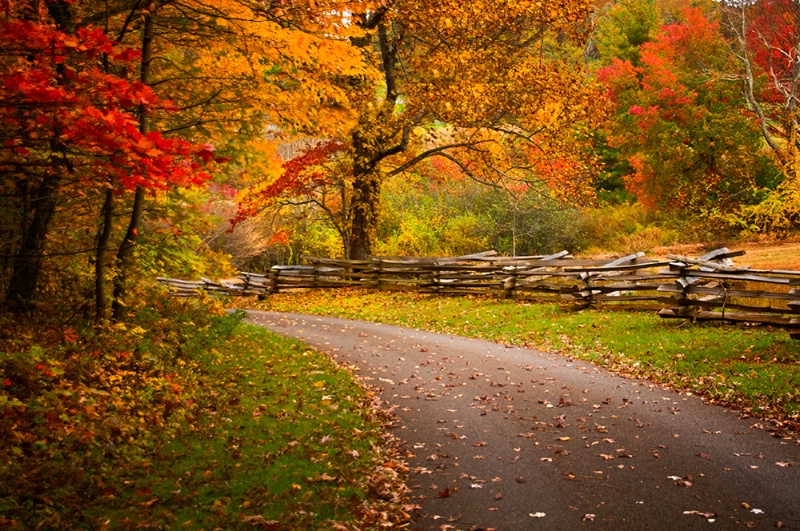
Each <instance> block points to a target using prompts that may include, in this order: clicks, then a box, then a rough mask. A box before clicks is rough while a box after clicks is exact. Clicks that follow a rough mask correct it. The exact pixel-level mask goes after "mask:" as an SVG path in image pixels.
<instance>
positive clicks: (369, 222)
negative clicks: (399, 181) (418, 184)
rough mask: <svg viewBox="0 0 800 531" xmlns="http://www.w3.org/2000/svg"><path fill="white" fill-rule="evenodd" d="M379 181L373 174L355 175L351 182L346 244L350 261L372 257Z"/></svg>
mask: <svg viewBox="0 0 800 531" xmlns="http://www.w3.org/2000/svg"><path fill="white" fill-rule="evenodd" d="M380 194H381V181H380V179H379V178H378V177H377V176H376V175H374V174H373V173H368V174H361V175H356V176H355V180H354V182H353V202H352V209H353V218H352V219H353V221H352V226H351V227H350V234H349V239H348V242H347V249H348V252H347V255H348V259H350V260H366V259H368V258H369V257H370V256H372V240H373V237H374V235H375V229H376V228H377V226H378V214H379V206H380Z"/></svg>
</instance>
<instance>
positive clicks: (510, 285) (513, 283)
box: [503, 266, 517, 299]
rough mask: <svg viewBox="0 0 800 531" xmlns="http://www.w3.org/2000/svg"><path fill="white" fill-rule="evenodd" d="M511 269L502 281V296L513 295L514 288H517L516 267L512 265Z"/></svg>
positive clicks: (507, 297)
mask: <svg viewBox="0 0 800 531" xmlns="http://www.w3.org/2000/svg"><path fill="white" fill-rule="evenodd" d="M512 267H513V269H512V270H511V271H509V276H508V277H507V278H506V279H505V280H504V281H503V298H504V299H509V298H512V297H513V296H514V290H515V289H516V288H517V267H516V266H512Z"/></svg>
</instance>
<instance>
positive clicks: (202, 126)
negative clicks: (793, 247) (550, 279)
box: [0, 0, 800, 319]
mask: <svg viewBox="0 0 800 531" xmlns="http://www.w3.org/2000/svg"><path fill="white" fill-rule="evenodd" d="M480 7H484V8H485V9H479V8H480ZM798 13H799V12H798V6H797V5H796V4H795V3H794V2H790V1H780V2H769V3H760V2H757V3H754V4H750V3H744V4H738V3H725V2H723V3H720V2H710V1H709V2H702V1H700V2H694V1H692V2H689V1H683V0H663V1H655V0H653V1H643V2H600V3H599V4H597V5H593V4H592V3H591V2H587V1H583V0H572V1H570V2H567V3H563V5H562V4H559V5H558V6H555V4H553V5H550V4H549V3H546V2H545V3H542V2H539V3H536V2H521V3H520V2H508V3H504V2H500V3H487V5H485V6H476V5H471V6H469V7H464V6H460V5H458V3H457V2H441V3H437V5H435V6H427V5H422V4H419V5H418V4H415V3H414V2H399V3H393V4H390V3H387V2H326V3H322V2H310V1H309V2H296V3H289V2H280V3H275V4H274V5H273V4H267V5H264V4H260V3H249V2H237V3H226V2H219V3H218V4H216V3H204V4H202V5H200V4H197V5H195V4H193V3H191V2H189V3H183V2H181V3H177V4H175V3H172V2H153V3H151V4H148V5H145V3H143V2H134V3H130V2H127V3H126V2H120V3H119V5H111V4H97V5H95V4H93V3H92V2H80V3H76V2H68V1H63V2H55V1H45V2H36V3H11V2H7V3H6V7H5V11H4V22H3V34H2V36H0V37H2V43H0V45H1V46H2V48H3V50H4V54H3V73H2V80H3V85H2V100H3V106H2V112H3V124H4V125H3V131H2V137H3V149H2V151H0V156H2V160H0V168H2V171H3V180H2V187H3V189H2V193H1V194H0V201H2V207H3V208H2V219H0V232H2V238H0V260H2V263H1V264H0V279H2V283H1V285H2V289H3V298H4V300H5V305H6V307H7V308H8V309H10V310H11V311H13V312H18V311H31V310H34V309H35V306H36V301H37V300H39V301H41V300H48V301H52V300H54V299H57V300H58V301H63V303H64V304H66V305H68V306H70V309H67V308H64V309H63V311H66V312H70V311H75V310H76V308H75V305H76V304H77V305H78V306H79V307H81V308H82V310H81V311H82V312H83V313H85V314H87V315H88V314H89V313H93V314H94V315H96V316H97V317H98V318H101V319H102V318H103V317H105V316H106V315H107V313H108V311H109V310H108V308H107V307H109V306H113V313H114V317H115V318H117V319H119V318H121V317H122V316H123V315H124V313H125V312H124V307H125V305H126V304H127V302H126V301H127V299H129V298H131V294H130V290H131V289H132V286H135V285H138V284H139V283H140V281H141V280H142V279H150V278H152V277H154V276H156V275H164V276H179V277H196V276H198V275H207V276H212V275H217V276H219V275H224V274H229V273H230V272H231V271H232V270H233V269H234V268H245V269H248V270H253V271H263V270H265V269H267V268H268V267H269V266H271V265H274V264H287V263H297V262H298V261H299V260H300V256H302V255H303V254H310V255H321V256H333V257H347V258H364V257H366V256H369V255H453V254H466V253H470V252H475V251H479V250H486V249H488V248H494V249H496V250H498V251H499V252H501V253H507V254H514V255H526V254H527V255H531V254H542V253H549V252H553V251H556V250H561V249H568V250H570V251H572V252H585V251H590V252H591V251H594V252H597V251H601V250H605V251H620V252H628V251H630V250H631V249H633V248H636V250H648V249H650V248H652V247H653V246H656V245H667V244H674V243H679V242H697V241H719V240H730V239H732V238H740V239H741V238H744V239H748V238H749V239H753V238H765V237H767V238H769V237H773V238H781V237H785V236H786V235H788V234H789V233H791V232H792V231H795V230H796V228H797V224H798V222H800V218H799V217H798V215H799V214H798V212H800V195H798V170H797V147H798V137H797V131H798V127H797V126H798V124H797V109H796V104H797V93H798V75H797V72H798V71H800V65H799V64H798V61H800V59H798V42H800V28H798V21H800V14H798ZM107 285H108V287H107Z"/></svg>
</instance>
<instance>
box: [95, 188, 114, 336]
mask: <svg viewBox="0 0 800 531" xmlns="http://www.w3.org/2000/svg"><path fill="white" fill-rule="evenodd" d="M113 217H114V190H113V189H111V188H109V189H108V190H106V199H105V202H104V203H103V225H102V228H101V229H100V232H99V234H98V237H97V254H96V255H95V262H94V299H95V312H96V314H95V315H96V317H97V320H98V321H100V320H102V319H105V317H106V310H107V308H108V302H107V300H106V299H107V297H106V252H107V250H108V244H109V242H110V241H111V228H112V227H111V225H112V221H113Z"/></svg>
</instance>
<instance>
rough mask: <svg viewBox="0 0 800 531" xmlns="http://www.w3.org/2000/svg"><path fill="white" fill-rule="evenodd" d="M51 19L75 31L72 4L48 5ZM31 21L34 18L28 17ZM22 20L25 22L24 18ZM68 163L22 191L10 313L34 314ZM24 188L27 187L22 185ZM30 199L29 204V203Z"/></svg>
mask: <svg viewBox="0 0 800 531" xmlns="http://www.w3.org/2000/svg"><path fill="white" fill-rule="evenodd" d="M47 9H48V12H49V13H50V16H51V17H52V18H53V20H54V21H55V23H56V27H57V28H58V29H59V30H61V31H63V32H64V33H67V34H72V33H74V31H75V27H74V20H73V16H72V7H71V2H67V1H65V0H57V1H53V2H48V3H47ZM30 16H31V17H33V16H35V14H32V13H31V14H30ZM25 18H28V15H26V17H25ZM60 66H61V68H59V69H57V73H58V80H57V82H58V84H63V83H67V82H68V81H67V78H66V77H65V76H66V69H65V68H63V65H60ZM58 137H59V131H55V133H54V135H53V140H52V142H51V149H52V151H53V152H54V153H61V154H62V157H63V153H64V150H65V148H64V146H63V144H61V142H60V140H59V139H58ZM69 169H70V167H69V163H68V161H67V160H66V159H63V167H55V168H54V171H53V172H52V173H47V174H45V175H44V177H42V180H41V182H39V183H38V184H36V185H34V186H33V187H32V188H29V189H26V190H23V191H22V194H21V196H22V197H23V203H24V204H23V207H22V213H21V216H20V225H21V229H22V230H21V234H22V238H21V242H20V246H19V249H18V250H17V253H16V255H15V256H14V258H13V264H12V266H11V278H10V279H9V282H8V287H7V289H6V297H5V306H6V309H8V310H9V311H10V312H13V313H21V312H24V311H32V310H33V306H32V303H33V297H34V294H35V293H36V288H37V287H38V284H39V276H40V274H41V272H42V264H43V262H44V248H45V243H46V242H47V230H48V227H49V225H50V221H51V220H52V219H53V214H54V213H55V210H56V205H57V204H58V190H59V187H60V186H61V180H62V176H63V173H62V172H64V171H69ZM23 184H27V183H23ZM28 199H29V200H28Z"/></svg>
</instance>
